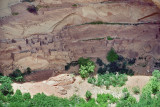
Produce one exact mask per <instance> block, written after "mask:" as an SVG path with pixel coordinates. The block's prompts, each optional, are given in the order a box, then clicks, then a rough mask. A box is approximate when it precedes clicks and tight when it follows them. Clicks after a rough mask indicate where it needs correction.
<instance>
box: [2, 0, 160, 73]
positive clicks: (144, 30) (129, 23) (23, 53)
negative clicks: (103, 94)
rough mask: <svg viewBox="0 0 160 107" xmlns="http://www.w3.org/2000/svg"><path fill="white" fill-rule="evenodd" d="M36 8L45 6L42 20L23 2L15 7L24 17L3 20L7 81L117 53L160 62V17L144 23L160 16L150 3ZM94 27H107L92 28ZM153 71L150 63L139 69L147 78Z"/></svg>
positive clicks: (89, 0)
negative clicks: (18, 75) (15, 72)
mask: <svg viewBox="0 0 160 107" xmlns="http://www.w3.org/2000/svg"><path fill="white" fill-rule="evenodd" d="M32 4H35V5H39V6H40V8H39V11H38V15H34V14H32V13H29V12H28V11H27V10H26V8H27V6H29V5H31V4H30V3H27V2H23V3H19V4H16V5H12V6H11V11H12V12H13V13H14V12H18V13H19V14H18V15H10V16H8V17H5V18H2V19H0V53H1V54H0V71H1V72H3V73H4V74H6V75H8V74H9V73H11V72H13V70H14V69H17V68H19V69H21V70H22V71H24V70H25V69H26V68H27V67H30V68H31V69H33V70H54V71H64V66H65V65H66V64H67V63H70V62H71V61H76V60H77V59H78V58H79V57H91V58H92V59H93V60H94V59H96V58H97V57H100V58H101V59H102V60H104V61H105V58H106V53H107V52H108V51H109V50H110V48H111V47H113V48H114V49H115V50H116V51H117V53H118V54H121V55H123V56H125V57H129V58H137V59H138V57H141V56H143V57H147V56H148V55H150V56H152V57H153V59H159V58H160V54H159V53H160V51H159V50H160V15H159V14H155V15H153V16H151V17H147V18H144V19H143V20H139V19H141V18H142V17H145V16H147V15H150V14H152V13H155V12H159V11H160V10H159V9H158V8H157V6H156V5H154V4H153V3H152V2H151V1H150V0H149V1H148V0H134V1H133V0H121V1H117V0H110V1H108V0H76V1H74V2H73V0H47V1H46V0H36V2H34V3H32ZM75 4H76V5H75ZM93 21H102V22H106V24H96V25H95V24H86V23H89V22H93ZM107 36H110V37H112V38H114V39H113V40H107ZM145 62H146V61H145ZM152 66H153V65H150V64H149V63H148V62H147V64H146V66H145V67H142V66H138V64H137V66H135V67H134V68H133V69H135V70H137V69H139V70H142V71H144V72H146V71H147V70H149V71H151V69H152V68H153V67H152ZM137 72H138V71H137Z"/></svg>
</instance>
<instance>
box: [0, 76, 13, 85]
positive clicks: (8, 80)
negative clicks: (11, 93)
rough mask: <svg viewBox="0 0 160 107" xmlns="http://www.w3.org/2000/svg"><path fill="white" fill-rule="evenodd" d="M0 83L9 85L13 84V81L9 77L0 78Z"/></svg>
mask: <svg viewBox="0 0 160 107" xmlns="http://www.w3.org/2000/svg"><path fill="white" fill-rule="evenodd" d="M0 83H2V84H3V83H9V84H11V83H13V81H12V80H11V78H10V77H7V76H1V77H0Z"/></svg>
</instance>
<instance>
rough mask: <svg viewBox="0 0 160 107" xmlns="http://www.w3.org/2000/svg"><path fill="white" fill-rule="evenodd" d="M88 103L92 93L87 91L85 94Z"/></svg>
mask: <svg viewBox="0 0 160 107" xmlns="http://www.w3.org/2000/svg"><path fill="white" fill-rule="evenodd" d="M85 96H86V98H87V101H88V100H90V99H91V96H92V93H91V92H90V91H88V90H87V92H86V94H85Z"/></svg>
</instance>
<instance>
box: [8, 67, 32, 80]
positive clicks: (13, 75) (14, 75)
mask: <svg viewBox="0 0 160 107" xmlns="http://www.w3.org/2000/svg"><path fill="white" fill-rule="evenodd" d="M31 73H32V70H31V68H29V67H28V68H27V69H26V71H25V72H24V73H22V72H21V70H19V69H16V70H14V71H13V73H11V74H9V77H10V78H11V79H12V81H16V82H24V81H25V80H24V76H25V75H29V74H31Z"/></svg>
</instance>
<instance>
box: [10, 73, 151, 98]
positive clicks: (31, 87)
mask: <svg viewBox="0 0 160 107" xmlns="http://www.w3.org/2000/svg"><path fill="white" fill-rule="evenodd" d="M62 75H63V74H62ZM74 78H75V79H76V80H75V82H74V83H73V84H69V85H65V86H53V85H52V84H50V83H49V82H48V80H47V81H42V82H30V83H29V82H27V83H23V84H18V83H13V88H14V90H16V89H20V90H21V91H22V92H23V93H25V92H29V93H31V95H32V96H33V95H35V94H37V93H42V92H43V93H45V94H46V95H55V96H59V97H70V96H72V95H73V94H77V95H80V96H81V97H83V98H85V93H86V91H87V90H89V91H91V93H92V94H93V97H94V98H95V97H96V95H97V94H98V93H111V94H113V95H114V96H116V97H121V96H122V93H121V91H122V89H123V88H124V87H127V88H128V89H129V90H130V91H131V88H132V87H134V86H139V87H140V88H141V89H142V87H143V86H144V85H145V84H146V83H147V82H148V81H149V79H150V77H149V76H132V77H128V81H127V82H126V85H125V86H123V87H112V86H111V87H110V88H109V90H106V88H105V87H97V86H93V85H92V84H89V83H88V82H87V80H82V79H81V77H79V76H76V77H74ZM131 93H132V92H131ZM134 96H135V97H136V98H137V100H138V99H139V95H134Z"/></svg>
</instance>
